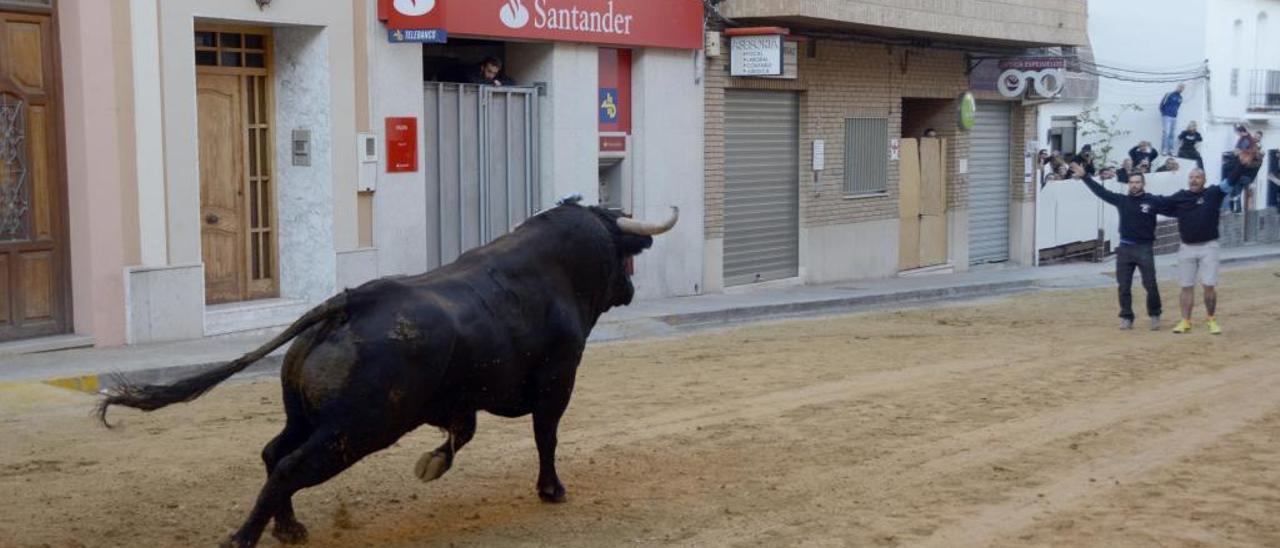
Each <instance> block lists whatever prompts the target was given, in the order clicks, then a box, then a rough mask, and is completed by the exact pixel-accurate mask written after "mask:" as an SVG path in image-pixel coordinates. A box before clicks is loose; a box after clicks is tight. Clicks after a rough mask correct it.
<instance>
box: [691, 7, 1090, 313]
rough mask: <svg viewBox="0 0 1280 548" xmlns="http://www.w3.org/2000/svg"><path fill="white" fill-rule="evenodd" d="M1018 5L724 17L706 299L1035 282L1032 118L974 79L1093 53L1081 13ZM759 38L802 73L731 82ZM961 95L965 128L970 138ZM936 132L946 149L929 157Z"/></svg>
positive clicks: (713, 81)
mask: <svg viewBox="0 0 1280 548" xmlns="http://www.w3.org/2000/svg"><path fill="white" fill-rule="evenodd" d="M1017 4H1018V5H1017V6H1014V7H1011V6H1010V5H1009V4H1008V3H997V2H985V1H963V2H954V3H948V5H947V6H939V5H934V4H926V3H919V2H911V3H900V2H837V1H819V2H813V1H787V0H733V1H728V2H721V3H719V7H718V14H719V16H720V17H718V18H716V19H715V20H716V21H717V23H718V24H717V25H716V27H718V28H717V29H716V30H717V32H716V35H715V36H712V37H710V40H711V41H713V42H716V43H721V44H723V45H724V46H725V48H724V51H723V52H721V53H720V54H719V55H715V53H716V52H715V51H714V49H715V48H711V51H709V52H708V61H707V69H706V72H707V84H706V90H707V92H706V117H707V129H706V158H707V161H706V172H705V189H706V190H705V192H706V208H707V209H706V225H705V234H706V246H707V252H706V254H705V275H704V276H705V286H706V287H707V288H708V289H709V290H713V291H714V290H722V289H731V288H734V287H740V286H751V285H754V284H759V283H764V282H769V283H797V282H799V283H827V282H834V281H839V280H849V279H857V278H876V277H888V276H894V275H898V274H899V273H904V272H906V273H910V272H913V271H917V270H920V269H922V268H923V269H926V270H933V271H937V270H950V271H965V270H968V269H969V268H970V267H971V266H972V265H975V264H983V263H990V262H1013V263H1017V264H1031V263H1032V261H1033V255H1032V251H1033V246H1034V244H1033V230H1034V228H1033V227H1034V222H1033V217H1032V215H1033V212H1034V206H1033V203H1034V202H1033V200H1034V191H1035V189H1034V186H1033V185H1030V184H1028V183H1027V182H1026V181H1025V180H1024V176H1023V175H1024V173H1023V160H1024V156H1023V153H1024V151H1023V143H1024V142H1025V141H1026V140H1027V139H1028V138H1029V137H1030V135H1031V134H1032V133H1033V132H1034V131H1035V120H1036V114H1035V108H1036V107H1035V105H1034V104H1024V101H1022V100H1010V99H1008V98H1006V97H1004V96H1002V95H1000V94H999V93H997V92H996V91H995V85H994V84H995V82H994V80H993V79H989V81H985V82H984V81H980V79H979V78H977V77H975V73H974V72H973V68H974V67H975V66H976V65H977V64H979V63H981V62H982V61H983V59H985V58H989V57H1002V56H1007V57H1018V56H1022V55H1026V54H1027V53H1029V52H1031V51H1034V50H1036V49H1038V48H1043V47H1057V46H1070V45H1080V44H1083V43H1084V30H1085V20H1086V12H1085V6H1084V4H1083V3H1082V2H1035V1H1031V2H1018V3H1017ZM760 28H763V29H764V30H763V32H766V33H767V32H776V33H786V37H785V40H786V42H787V43H788V44H789V46H788V47H787V49H789V50H791V51H788V52H787V59H784V63H792V62H793V63H794V67H788V68H787V70H785V71H784V74H782V75H779V76H771V77H751V76H734V75H732V72H733V70H734V68H733V51H732V50H733V42H734V36H732V35H735V34H739V35H741V34H743V33H754V32H759V31H760V30H759V29H760ZM770 29H775V30H770ZM739 40H741V39H739ZM789 59H794V61H790V60H789ZM966 92H970V93H972V95H973V98H974V99H976V107H977V109H976V113H974V114H973V118H974V120H973V125H972V127H971V128H962V127H961V125H960V123H959V119H960V116H959V112H960V110H961V105H962V104H963V103H964V102H966V101H965V99H964V98H963V97H962V96H963V95H964V94H965V93H966ZM927 129H933V130H934V131H935V132H936V135H937V138H936V139H921V137H922V136H923V134H924V132H925V130H927ZM930 181H932V182H930Z"/></svg>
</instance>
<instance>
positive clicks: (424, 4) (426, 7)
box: [392, 0, 436, 17]
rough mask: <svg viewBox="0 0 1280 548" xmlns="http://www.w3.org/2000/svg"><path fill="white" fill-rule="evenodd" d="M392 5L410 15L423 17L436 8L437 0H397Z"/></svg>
mask: <svg viewBox="0 0 1280 548" xmlns="http://www.w3.org/2000/svg"><path fill="white" fill-rule="evenodd" d="M392 6H393V7H395V8H396V11H398V12H400V13H402V14H404V15H407V16H409V17H421V16H423V15H426V14H428V13H431V10H433V9H435V8H436V0H396V1H395V3H394V4H392Z"/></svg>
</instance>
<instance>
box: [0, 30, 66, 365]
mask: <svg viewBox="0 0 1280 548" xmlns="http://www.w3.org/2000/svg"><path fill="white" fill-rule="evenodd" d="M54 51H56V50H55V48H54V39H53V25H52V21H51V19H50V17H49V16H47V15H41V14H34V13H32V14H17V13H4V12H0V341H6V340H13V339H20V338H27V337H36V336H43V335H51V334H56V333H63V332H66V331H67V330H68V329H69V327H70V325H71V313H70V297H69V295H70V290H69V283H68V270H67V266H66V265H67V256H66V255H67V222H66V217H67V215H66V178H65V176H64V171H63V168H62V156H61V152H60V151H61V150H62V147H61V122H60V115H59V98H58V90H59V84H58V80H57V75H58V71H57V69H56V64H55V58H54V54H53V52H54Z"/></svg>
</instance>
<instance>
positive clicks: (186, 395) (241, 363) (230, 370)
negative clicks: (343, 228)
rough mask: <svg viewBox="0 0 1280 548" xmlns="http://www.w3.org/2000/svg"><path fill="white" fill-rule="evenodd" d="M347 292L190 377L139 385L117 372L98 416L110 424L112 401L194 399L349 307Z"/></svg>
mask: <svg viewBox="0 0 1280 548" xmlns="http://www.w3.org/2000/svg"><path fill="white" fill-rule="evenodd" d="M346 304H347V296H346V293H342V294H339V295H337V296H335V297H333V298H331V299H329V300H327V301H325V302H324V303H322V304H321V305H320V306H317V307H315V308H313V309H311V310H310V311H308V312H307V313H306V314H303V315H302V317H301V318H298V321H296V322H293V325H290V326H289V327H288V328H286V329H285V330H284V332H282V333H280V334H279V335H277V336H276V338H274V339H271V340H270V341H269V342H267V343H266V344H264V345H262V346H260V347H258V349H257V350H254V351H252V352H249V353H248V354H245V355H243V356H241V357H239V358H237V359H235V360H233V361H230V362H227V363H226V364H224V365H222V366H219V367H216V368H213V369H210V370H209V371H205V372H204V373H200V374H198V375H194V376H191V377H187V378H185V379H182V380H180V381H178V382H175V383H173V384H168V385H158V384H147V385H138V384H134V383H131V382H128V381H125V380H123V377H121V376H117V380H119V381H120V382H119V384H118V385H117V386H116V387H115V388H112V389H111V390H110V391H108V393H107V394H106V395H105V396H104V397H103V398H102V400H101V401H100V402H98V407H97V410H96V414H97V416H98V420H100V421H102V424H103V425H105V426H106V427H108V428H110V427H111V425H110V424H109V423H107V409H108V408H110V407H111V406H112V405H123V406H125V407H132V408H134V409H141V410H143V411H154V410H156V409H160V408H162V407H167V406H170V405H173V404H175V403H181V402H188V401H191V400H194V399H196V398H198V397H200V396H201V395H203V394H204V393H205V392H208V391H209V389H211V388H213V387H214V386H217V385H218V384H219V383H221V382H222V381H225V380H227V379H228V378H230V377H231V376H232V375H234V374H236V373H239V372H240V371H243V370H244V369H245V368H247V367H249V366H250V365H252V364H253V363H254V362H256V361H258V360H260V359H262V358H264V357H266V356H267V354H270V353H271V352H272V351H273V350H275V349H277V348H280V347H281V346H283V345H284V344H285V343H287V342H289V341H290V340H292V339H293V338H294V337H297V336H298V335H301V334H302V333H303V332H304V331H306V330H307V329H309V328H311V327H312V326H314V325H316V324H319V323H321V322H323V321H326V320H328V319H330V318H333V317H335V316H338V315H341V314H342V313H343V312H344V311H345V310H346Z"/></svg>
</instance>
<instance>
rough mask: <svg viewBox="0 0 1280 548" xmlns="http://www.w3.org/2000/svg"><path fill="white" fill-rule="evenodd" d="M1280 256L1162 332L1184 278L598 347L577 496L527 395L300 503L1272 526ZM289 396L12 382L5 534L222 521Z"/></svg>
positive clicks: (86, 532) (551, 537)
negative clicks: (1128, 289)
mask: <svg viewBox="0 0 1280 548" xmlns="http://www.w3.org/2000/svg"><path fill="white" fill-rule="evenodd" d="M1275 270H1276V267H1275V265H1274V264H1273V265H1269V266H1267V267H1265V268H1252V269H1246V270H1237V271H1229V272H1226V273H1224V278H1223V283H1222V287H1223V291H1222V301H1221V308H1222V310H1221V311H1220V312H1221V314H1220V315H1221V319H1222V322H1223V327H1224V329H1225V330H1226V334H1225V335H1223V336H1221V337H1211V336H1210V335H1209V334H1208V333H1207V332H1206V331H1205V328H1204V326H1203V323H1198V324H1197V325H1196V331H1195V332H1194V333H1193V334H1190V335H1182V336H1176V335H1173V334H1171V333H1169V331H1168V329H1169V328H1171V327H1172V325H1173V324H1172V321H1173V319H1175V316H1176V315H1177V314H1176V306H1177V293H1176V288H1174V287H1173V286H1172V285H1166V286H1164V287H1162V290H1163V294H1164V296H1165V306H1166V321H1165V323H1166V327H1165V330H1163V331H1161V332H1158V333H1154V332H1150V331H1146V330H1135V331H1133V332H1120V331H1117V330H1116V329H1115V325H1116V323H1117V322H1116V319H1115V312H1116V305H1115V297H1114V289H1094V290H1075V291H1060V292H1042V293H1034V294H1025V295H1018V296H1014V297H1008V298H1001V299H992V300H987V301H982V302H971V303H963V304H955V305H947V306H936V305H935V306H930V307H927V308H921V309H912V310H904V311H887V312H873V313H866V314H857V315H849V316H839V317H826V318H820V319H809V320H796V321H785V322H775V323H768V324H759V325H752V326H748V327H743V328H734V329H726V330H718V331H703V332H699V333H696V334H692V335H688V336H683V337H678V338H670V339H661V340H645V341H636V342H625V343H612V344H600V345H594V346H591V347H590V348H589V349H588V352H587V356H586V358H585V360H584V362H583V367H582V369H581V371H580V374H579V379H578V385H577V389H576V391H575V393H574V401H573V403H572V405H571V406H570V409H569V412H568V414H567V416H566V417H565V420H564V422H563V423H562V425H561V429H560V440H561V444H560V451H559V453H560V459H559V470H560V475H561V478H562V479H563V480H564V482H565V485H566V487H567V488H568V490H569V502H568V503H567V504H563V505H548V504H543V503H540V502H538V499H537V496H536V495H535V493H534V480H535V478H536V473H537V469H536V455H535V451H534V447H533V439H532V433H531V427H530V424H529V421H528V419H527V418H526V419H522V420H507V419H498V418H494V417H489V416H483V417H482V419H481V422H480V428H479V432H478V434H477V436H476V438H475V440H474V441H473V442H472V443H471V445H469V446H468V447H467V448H466V449H465V450H463V451H462V452H461V453H460V454H459V457H458V461H457V462H456V464H455V466H454V468H453V469H452V470H451V471H450V472H449V473H448V474H447V475H445V476H444V477H443V478H442V479H441V480H439V481H436V482H434V483H430V484H422V483H420V482H418V481H417V479H416V478H415V477H414V476H413V465H414V463H415V461H416V459H417V457H418V455H419V454H420V453H421V452H422V451H425V450H429V449H431V448H433V447H434V446H435V445H436V444H438V443H439V442H440V440H441V439H442V435H441V434H440V433H439V432H437V431H435V430H434V429H431V428H422V429H419V430H418V431H416V432H414V433H412V434H411V435H409V436H407V437H405V438H404V439H402V440H401V441H400V443H399V444H398V445H396V446H395V447H393V448H391V449H389V450H387V451H384V452H381V453H377V454H374V455H372V456H370V457H369V458H367V459H365V460H364V461H362V462H361V463H359V464H357V465H356V466H355V467H353V468H352V469H350V470H348V471H347V472H345V473H343V474H342V475H340V476H338V477H337V478H336V479H334V480H333V481H330V482H329V483H327V484H324V485H322V486H319V487H317V488H313V489H310V490H306V491H303V492H302V493H300V494H299V495H298V496H297V497H295V501H296V505H297V510H298V515H299V518H300V519H301V520H302V521H303V522H304V523H305V524H307V525H308V526H309V528H310V530H311V542H310V544H309V545H310V546H477V547H479V546H484V547H493V546H535V545H542V546H570V547H584V548H585V547H600V546H655V545H674V546H814V547H816V546H938V547H951V546H1019V547H1020V546H1166V547H1169V546H1174V547H1176V546H1215V547H1218V546H1273V547H1274V546H1280V397H1278V396H1277V395H1278V394H1280V357H1278V356H1280V336H1277V335H1278V332H1280V278H1277V277H1276V276H1275V275H1274V274H1273V272H1274V271H1275ZM1135 291H1136V292H1137V298H1136V299H1135V300H1136V301H1137V302H1139V303H1141V302H1142V299H1141V295H1142V292H1141V289H1140V288H1137V287H1135ZM1197 316H1198V317H1200V318H1202V317H1203V311H1202V309H1201V310H1198V311H1197ZM1144 324H1145V318H1140V321H1139V325H1144ZM279 399H280V395H279V385H278V381H277V380H276V379H258V380H254V381H244V382H234V381H233V382H230V383H228V384H225V385H223V386H221V387H219V388H218V389H216V390H214V391H213V392H211V393H210V394H208V395H206V396H205V397H203V398H202V399H200V400H197V401H196V402H195V403H192V404H188V405H180V406H175V407H172V408H170V409H166V410H162V411H159V412H156V413H151V414H143V413H139V412H133V411H126V410H114V411H113V412H112V415H111V417H112V419H113V420H115V421H119V422H120V423H121V428H119V429H116V430H114V431H109V430H106V429H103V428H101V427H100V426H99V425H98V424H97V423H96V422H95V421H93V420H91V418H90V416H89V410H90V405H91V403H92V399H91V398H90V397H88V396H82V395H78V394H74V393H71V392H65V391H61V390H59V389H55V388H48V389H47V393H46V394H37V395H35V396H32V395H31V394H29V393H26V395H25V396H24V397H21V398H19V397H16V396H14V395H9V394H3V393H0V402H3V403H0V434H2V442H0V494H2V495H0V497H2V499H0V500H3V505H2V506H0V546H6V547H7V546H54V547H63V546H146V547H161V546H214V545H216V543H217V542H219V541H220V540H221V539H222V538H223V537H224V536H225V535H226V534H227V533H228V532H229V531H231V530H232V529H234V528H235V527H237V526H238V525H239V524H240V523H241V521H242V520H243V519H244V518H245V516H246V513H247V510H248V507H249V506H250V505H251V504H252V501H253V499H254V497H255V496H256V494H257V491H258V489H259V487H260V486H261V485H262V481H263V476H264V473H263V467H262V463H261V461H260V460H259V456H258V453H259V451H260V450H261V448H262V446H263V444H264V443H265V442H266V441H267V440H269V439H270V438H271V437H272V436H273V435H275V434H276V433H277V432H278V431H279V429H280V428H281V426H282V422H283V416H282V410H281V404H280V401H279ZM262 545H263V546H278V545H279V543H278V542H276V541H275V540H274V539H272V538H270V536H269V535H265V536H264V537H263V541H262Z"/></svg>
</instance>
